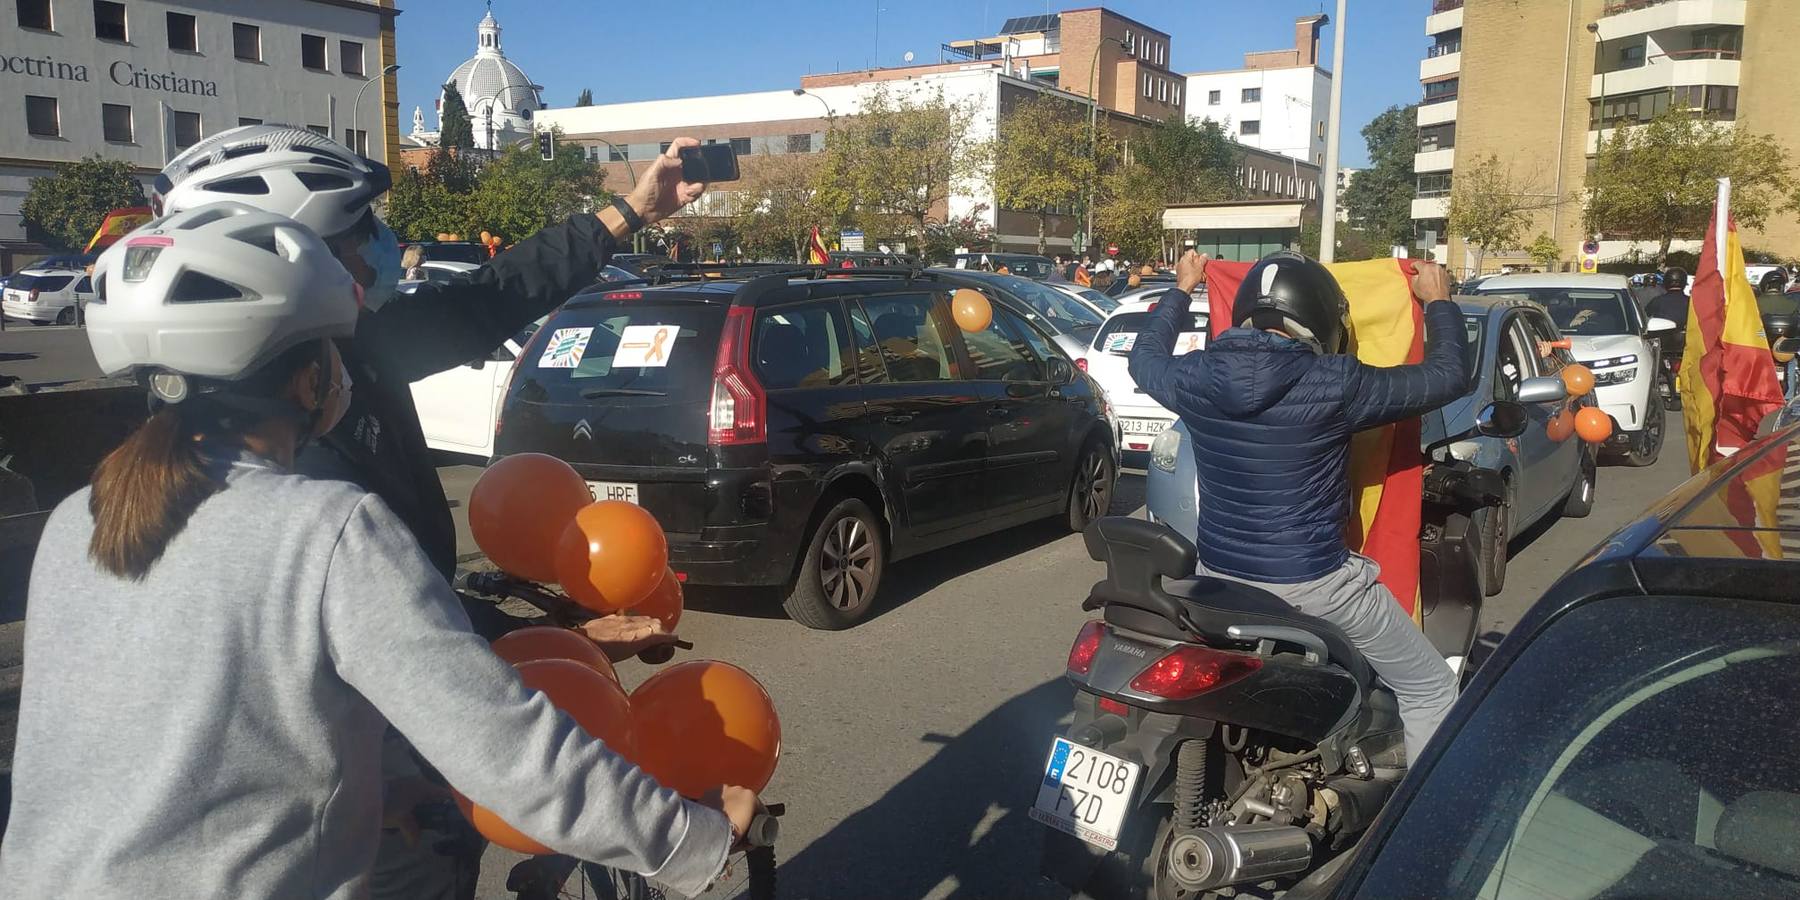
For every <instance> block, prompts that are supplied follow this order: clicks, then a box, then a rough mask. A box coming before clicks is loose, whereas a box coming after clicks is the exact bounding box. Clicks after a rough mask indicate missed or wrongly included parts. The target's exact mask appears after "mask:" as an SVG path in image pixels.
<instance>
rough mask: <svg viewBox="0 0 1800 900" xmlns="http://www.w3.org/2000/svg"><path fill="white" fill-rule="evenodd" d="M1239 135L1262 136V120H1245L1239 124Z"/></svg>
mask: <svg viewBox="0 0 1800 900" xmlns="http://www.w3.org/2000/svg"><path fill="white" fill-rule="evenodd" d="M1238 134H1262V120H1261V119H1245V120H1244V121H1242V122H1239V123H1238Z"/></svg>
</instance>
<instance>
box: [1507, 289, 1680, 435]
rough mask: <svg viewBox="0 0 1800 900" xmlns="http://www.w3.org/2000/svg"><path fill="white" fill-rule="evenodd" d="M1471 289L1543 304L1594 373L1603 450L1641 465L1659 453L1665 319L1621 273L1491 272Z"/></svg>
mask: <svg viewBox="0 0 1800 900" xmlns="http://www.w3.org/2000/svg"><path fill="white" fill-rule="evenodd" d="M1475 293H1476V294H1480V295H1484V296H1485V295H1489V294H1507V295H1512V296H1523V297H1527V298H1529V299H1531V300H1535V301H1537V303H1538V304H1539V305H1541V306H1543V307H1544V308H1545V309H1547V310H1549V312H1550V318H1551V319H1552V320H1553V321H1555V322H1556V328H1557V330H1558V331H1560V332H1562V335H1563V337H1565V338H1568V339H1569V343H1570V345H1571V346H1570V352H1571V353H1573V354H1574V356H1575V360H1576V361H1577V362H1579V363H1581V364H1583V365H1585V366H1587V367H1588V368H1589V369H1591V370H1593V373H1594V399H1595V400H1596V401H1597V402H1598V403H1599V405H1600V409H1601V410H1602V411H1604V412H1605V413H1606V414H1607V415H1608V416H1611V417H1612V420H1613V436H1612V437H1611V438H1609V439H1608V440H1607V442H1606V445H1605V446H1606V448H1607V449H1608V450H1612V451H1616V452H1618V453H1619V454H1620V455H1622V456H1623V458H1624V461H1625V463H1626V464H1627V465H1633V466H1647V465H1650V464H1651V463H1654V462H1656V458H1657V456H1658V455H1659V454H1660V453H1661V452H1662V445H1663V436H1664V432H1665V431H1666V428H1665V424H1666V422H1667V420H1668V417H1667V416H1666V415H1665V414H1664V410H1663V398H1662V391H1661V390H1659V389H1658V386H1657V381H1656V378H1657V373H1658V372H1660V371H1661V368H1662V360H1661V358H1660V355H1661V349H1660V344H1659V342H1658V340H1657V337H1656V336H1657V335H1659V334H1662V333H1663V332H1667V331H1674V330H1675V329H1676V327H1677V326H1676V324H1675V323H1674V322H1671V321H1669V320H1668V319H1649V320H1648V321H1646V320H1645V314H1644V312H1643V310H1641V309H1639V308H1638V305H1637V302H1636V301H1635V300H1633V299H1632V296H1631V283H1630V282H1629V281H1628V280H1627V279H1626V278H1625V276H1623V275H1579V274H1546V275H1498V276H1495V277H1493V278H1489V279H1486V280H1485V281H1483V282H1481V287H1480V288H1478V289H1477V290H1476V291H1475Z"/></svg>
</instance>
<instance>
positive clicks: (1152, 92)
mask: <svg viewBox="0 0 1800 900" xmlns="http://www.w3.org/2000/svg"><path fill="white" fill-rule="evenodd" d="M1144 96H1146V97H1154V96H1156V79H1154V78H1151V77H1150V76H1149V75H1148V74H1146V75H1144Z"/></svg>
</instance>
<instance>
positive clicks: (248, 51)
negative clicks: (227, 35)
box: [231, 22, 262, 62]
mask: <svg viewBox="0 0 1800 900" xmlns="http://www.w3.org/2000/svg"><path fill="white" fill-rule="evenodd" d="M231 50H232V53H234V54H236V56H237V58H238V59H241V60H244V61H245V62H262V29H261V28H258V27H256V26H255V25H245V24H244V23H242V22H233V23H231Z"/></svg>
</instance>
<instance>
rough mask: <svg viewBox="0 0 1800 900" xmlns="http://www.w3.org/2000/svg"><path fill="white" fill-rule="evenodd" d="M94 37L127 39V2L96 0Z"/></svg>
mask: <svg viewBox="0 0 1800 900" xmlns="http://www.w3.org/2000/svg"><path fill="white" fill-rule="evenodd" d="M94 37H97V38H99V39H101V40H103V41H120V42H123V41H124V40H125V4H123V3H115V2H113V0H94Z"/></svg>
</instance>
